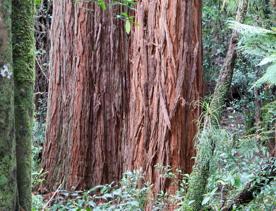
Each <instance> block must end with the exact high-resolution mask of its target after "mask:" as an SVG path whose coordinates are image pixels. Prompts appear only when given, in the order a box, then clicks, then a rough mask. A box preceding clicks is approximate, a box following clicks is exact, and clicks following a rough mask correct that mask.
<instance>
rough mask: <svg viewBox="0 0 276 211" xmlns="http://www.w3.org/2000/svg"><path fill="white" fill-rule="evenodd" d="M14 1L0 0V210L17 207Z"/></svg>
mask: <svg viewBox="0 0 276 211" xmlns="http://www.w3.org/2000/svg"><path fill="white" fill-rule="evenodd" d="M11 5H12V2H11V1H10V0H1V1H0V210H15V208H16V193H17V190H16V189H17V188H16V158H15V134H14V132H15V128H14V93H13V91H14V82H13V67H12V41H11Z"/></svg>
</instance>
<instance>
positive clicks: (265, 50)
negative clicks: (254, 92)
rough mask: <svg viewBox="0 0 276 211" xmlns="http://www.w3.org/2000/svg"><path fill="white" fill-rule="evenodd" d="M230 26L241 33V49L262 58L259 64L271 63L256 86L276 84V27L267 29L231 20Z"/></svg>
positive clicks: (247, 53) (239, 45) (239, 46)
mask: <svg viewBox="0 0 276 211" xmlns="http://www.w3.org/2000/svg"><path fill="white" fill-rule="evenodd" d="M230 27H231V28H232V29H234V30H236V31H237V32H238V33H239V34H240V35H241V37H240V40H239V44H238V48H239V50H241V51H242V52H243V53H244V54H246V55H253V56H258V57H260V58H262V61H261V62H260V63H259V65H258V66H264V65H269V66H268V68H267V70H266V72H265V74H264V75H263V76H262V77H261V78H260V79H259V80H258V81H257V82H256V83H255V85H254V86H260V85H262V84H265V83H268V84H271V85H276V29H275V28H272V29H271V30H267V29H264V28H261V27H256V26H249V25H245V24H241V23H238V22H235V21H230Z"/></svg>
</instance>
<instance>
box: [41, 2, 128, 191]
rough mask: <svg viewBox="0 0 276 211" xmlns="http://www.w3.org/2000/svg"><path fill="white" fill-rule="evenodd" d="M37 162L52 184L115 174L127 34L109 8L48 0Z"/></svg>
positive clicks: (77, 183) (103, 179) (84, 182)
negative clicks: (46, 76) (46, 75)
mask: <svg viewBox="0 0 276 211" xmlns="http://www.w3.org/2000/svg"><path fill="white" fill-rule="evenodd" d="M51 36H52V38H53V39H52V43H51V45H52V49H51V52H50V60H51V64H50V67H51V69H50V83H49V99H48V105H49V106H48V114H47V123H48V127H47V132H46V144H45V147H44V152H43V167H44V169H45V171H47V172H48V174H47V178H46V181H47V185H48V187H49V189H54V188H56V187H57V186H59V184H61V183H62V182H64V184H65V187H66V188H70V189H71V188H73V187H75V188H85V187H91V186H93V185H97V184H103V183H109V182H111V181H114V180H118V179H119V177H120V175H121V173H122V164H121V163H122V162H121V161H122V159H121V145H122V142H123V140H124V139H125V135H126V128H127V127H126V125H125V124H126V110H127V107H128V104H127V102H128V95H127V90H128V85H127V84H128V81H129V79H128V72H127V68H128V41H127V37H126V33H125V32H124V27H123V23H122V22H120V21H118V20H116V19H115V18H114V11H112V10H111V9H108V10H106V11H102V10H101V9H100V8H98V7H97V6H95V4H94V3H92V2H80V3H74V1H73V0H54V1H53V23H52V29H51Z"/></svg>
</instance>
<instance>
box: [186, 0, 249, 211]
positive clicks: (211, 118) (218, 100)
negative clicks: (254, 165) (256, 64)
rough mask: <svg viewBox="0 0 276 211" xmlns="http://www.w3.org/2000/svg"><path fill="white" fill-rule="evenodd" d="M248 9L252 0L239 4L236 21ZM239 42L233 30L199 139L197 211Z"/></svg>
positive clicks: (193, 181)
mask: <svg viewBox="0 0 276 211" xmlns="http://www.w3.org/2000/svg"><path fill="white" fill-rule="evenodd" d="M247 7H248V0H240V1H239V6H238V10H237V15H236V21H238V22H243V20H244V18H245V15H246V13H247ZM237 40H238V34H237V32H236V31H233V33H232V36H231V39H230V43H229V47H228V51H227V55H226V58H225V61H224V64H223V67H222V69H221V71H220V75H219V78H218V81H217V84H216V88H215V91H214V93H213V96H212V100H211V103H210V109H209V111H211V113H207V114H206V117H205V122H204V126H203V129H202V131H201V132H200V133H199V135H198V137H197V156H196V163H195V165H194V167H193V172H192V174H191V177H190V181H189V190H188V194H187V201H190V202H191V201H193V203H192V205H191V207H192V210H194V211H198V210H200V209H201V207H202V205H201V204H202V200H203V197H204V193H205V191H206V185H207V183H208V177H209V174H210V172H209V164H210V161H211V159H212V155H213V152H214V150H215V147H216V142H217V141H216V139H215V137H214V136H213V133H214V130H216V128H217V126H218V125H217V124H218V122H219V120H220V117H221V114H222V107H223V104H224V101H225V97H226V95H227V93H228V91H229V88H230V85H231V83H232V76H233V71H234V63H235V60H236V51H237V48H236V45H237ZM213 126H214V127H213ZM206 155H207V156H206ZM184 209H185V207H184Z"/></svg>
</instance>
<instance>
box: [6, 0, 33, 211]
mask: <svg viewBox="0 0 276 211" xmlns="http://www.w3.org/2000/svg"><path fill="white" fill-rule="evenodd" d="M12 3H13V11H12V34H13V36H12V37H13V58H14V59H13V64H14V83H15V91H14V93H15V102H14V103H15V127H16V160H17V186H18V196H19V204H20V206H21V207H22V208H23V209H24V210H31V208H32V183H31V178H32V174H31V173H32V166H31V163H32V121H33V89H34V73H35V72H34V66H35V65H34V61H35V60H34V52H35V46H34V44H35V40H34V1H33V0H13V2H12Z"/></svg>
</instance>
